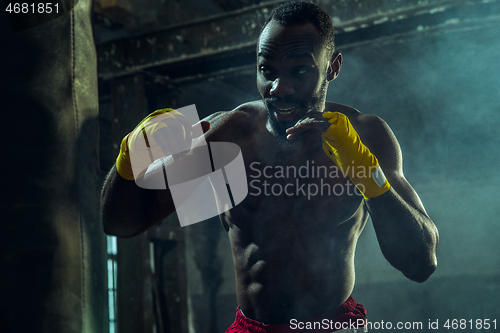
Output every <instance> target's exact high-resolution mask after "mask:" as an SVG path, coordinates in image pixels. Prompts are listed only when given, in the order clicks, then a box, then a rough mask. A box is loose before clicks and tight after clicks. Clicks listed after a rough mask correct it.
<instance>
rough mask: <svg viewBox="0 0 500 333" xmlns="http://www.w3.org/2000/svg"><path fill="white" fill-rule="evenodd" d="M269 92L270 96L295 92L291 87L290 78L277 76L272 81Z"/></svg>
mask: <svg viewBox="0 0 500 333" xmlns="http://www.w3.org/2000/svg"><path fill="white" fill-rule="evenodd" d="M270 94H271V96H277V97H284V96H286V95H293V94H295V89H294V88H293V85H292V84H291V82H290V80H287V79H285V78H282V77H279V78H276V80H274V81H273V85H272V86H271V91H270Z"/></svg>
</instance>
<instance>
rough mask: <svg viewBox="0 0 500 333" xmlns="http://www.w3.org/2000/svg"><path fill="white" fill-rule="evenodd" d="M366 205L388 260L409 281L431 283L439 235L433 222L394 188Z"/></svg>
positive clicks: (367, 201) (435, 263) (435, 264)
mask: <svg viewBox="0 0 500 333" xmlns="http://www.w3.org/2000/svg"><path fill="white" fill-rule="evenodd" d="M366 203H367V207H368V210H369V212H370V215H371V218H372V222H373V226H374V228H375V232H376V234H377V239H378V242H379V244H380V248H381V250H382V253H383V254H384V256H385V257H386V259H387V260H388V261H389V262H390V263H391V265H393V266H394V267H395V268H397V269H399V270H400V271H401V272H402V273H403V274H404V275H405V276H406V277H408V278H409V279H412V280H414V281H418V282H423V281H425V280H427V278H428V277H429V276H430V275H431V274H432V273H433V272H434V270H435V269H436V266H437V259H436V248H437V244H438V241H439V235H438V231H437V228H436V226H435V225H434V223H433V222H432V220H431V219H430V218H429V217H428V216H427V214H426V213H425V212H423V211H421V210H419V209H416V208H415V207H413V206H411V205H409V204H408V203H407V202H406V201H405V200H404V199H403V198H401V196H400V195H399V194H398V193H397V192H396V191H395V190H394V189H393V188H391V189H390V190H389V191H387V192H386V193H384V194H383V195H381V196H379V197H375V198H372V199H368V200H366Z"/></svg>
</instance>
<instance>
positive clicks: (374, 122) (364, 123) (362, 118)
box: [325, 102, 389, 139]
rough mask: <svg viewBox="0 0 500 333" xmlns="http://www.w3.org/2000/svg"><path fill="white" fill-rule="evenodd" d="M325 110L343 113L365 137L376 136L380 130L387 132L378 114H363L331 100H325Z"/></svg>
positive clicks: (386, 126)
mask: <svg viewBox="0 0 500 333" xmlns="http://www.w3.org/2000/svg"><path fill="white" fill-rule="evenodd" d="M325 111H331V112H340V113H342V114H344V115H345V116H346V117H347V118H348V119H349V121H350V122H351V124H352V126H353V127H354V129H355V130H356V131H357V132H358V134H359V135H360V136H361V138H362V139H363V137H365V138H367V139H368V138H371V137H373V136H378V135H380V134H381V132H387V130H388V129H389V127H388V125H387V124H386V122H385V121H384V120H383V119H382V118H381V117H379V116H377V115H374V114H364V113H361V112H360V111H358V110H356V109H355V108H353V107H351V106H348V105H344V104H339V103H333V102H327V105H326V108H325Z"/></svg>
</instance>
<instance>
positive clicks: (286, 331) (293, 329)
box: [226, 296, 366, 333]
mask: <svg viewBox="0 0 500 333" xmlns="http://www.w3.org/2000/svg"><path fill="white" fill-rule="evenodd" d="M360 323H361V325H358V324H360ZM364 323H366V309H365V307H364V306H363V305H361V304H359V303H356V301H355V300H354V299H353V298H352V296H349V298H348V299H347V301H345V303H344V304H342V305H341V306H339V307H338V308H336V309H334V310H332V311H330V312H327V313H323V314H321V315H319V316H314V317H312V318H309V319H306V320H296V321H295V320H293V319H292V320H291V321H290V322H289V323H284V324H271V325H266V324H264V323H261V322H259V321H256V320H253V319H250V318H248V317H245V316H244V315H243V313H241V311H240V308H239V307H238V309H237V310H236V319H235V321H234V323H233V324H232V325H231V326H230V327H229V328H228V329H227V330H226V333H298V332H308V333H316V332H317V333H320V332H334V331H339V330H342V329H354V328H358V327H363V326H364ZM302 328H303V329H302Z"/></svg>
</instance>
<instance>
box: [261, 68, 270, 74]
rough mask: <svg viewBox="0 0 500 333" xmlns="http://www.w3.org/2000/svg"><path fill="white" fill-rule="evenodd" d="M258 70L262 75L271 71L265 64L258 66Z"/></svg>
mask: <svg viewBox="0 0 500 333" xmlns="http://www.w3.org/2000/svg"><path fill="white" fill-rule="evenodd" d="M260 72H261V73H262V74H264V75H271V73H272V71H271V70H270V69H269V68H268V67H266V66H260Z"/></svg>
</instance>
